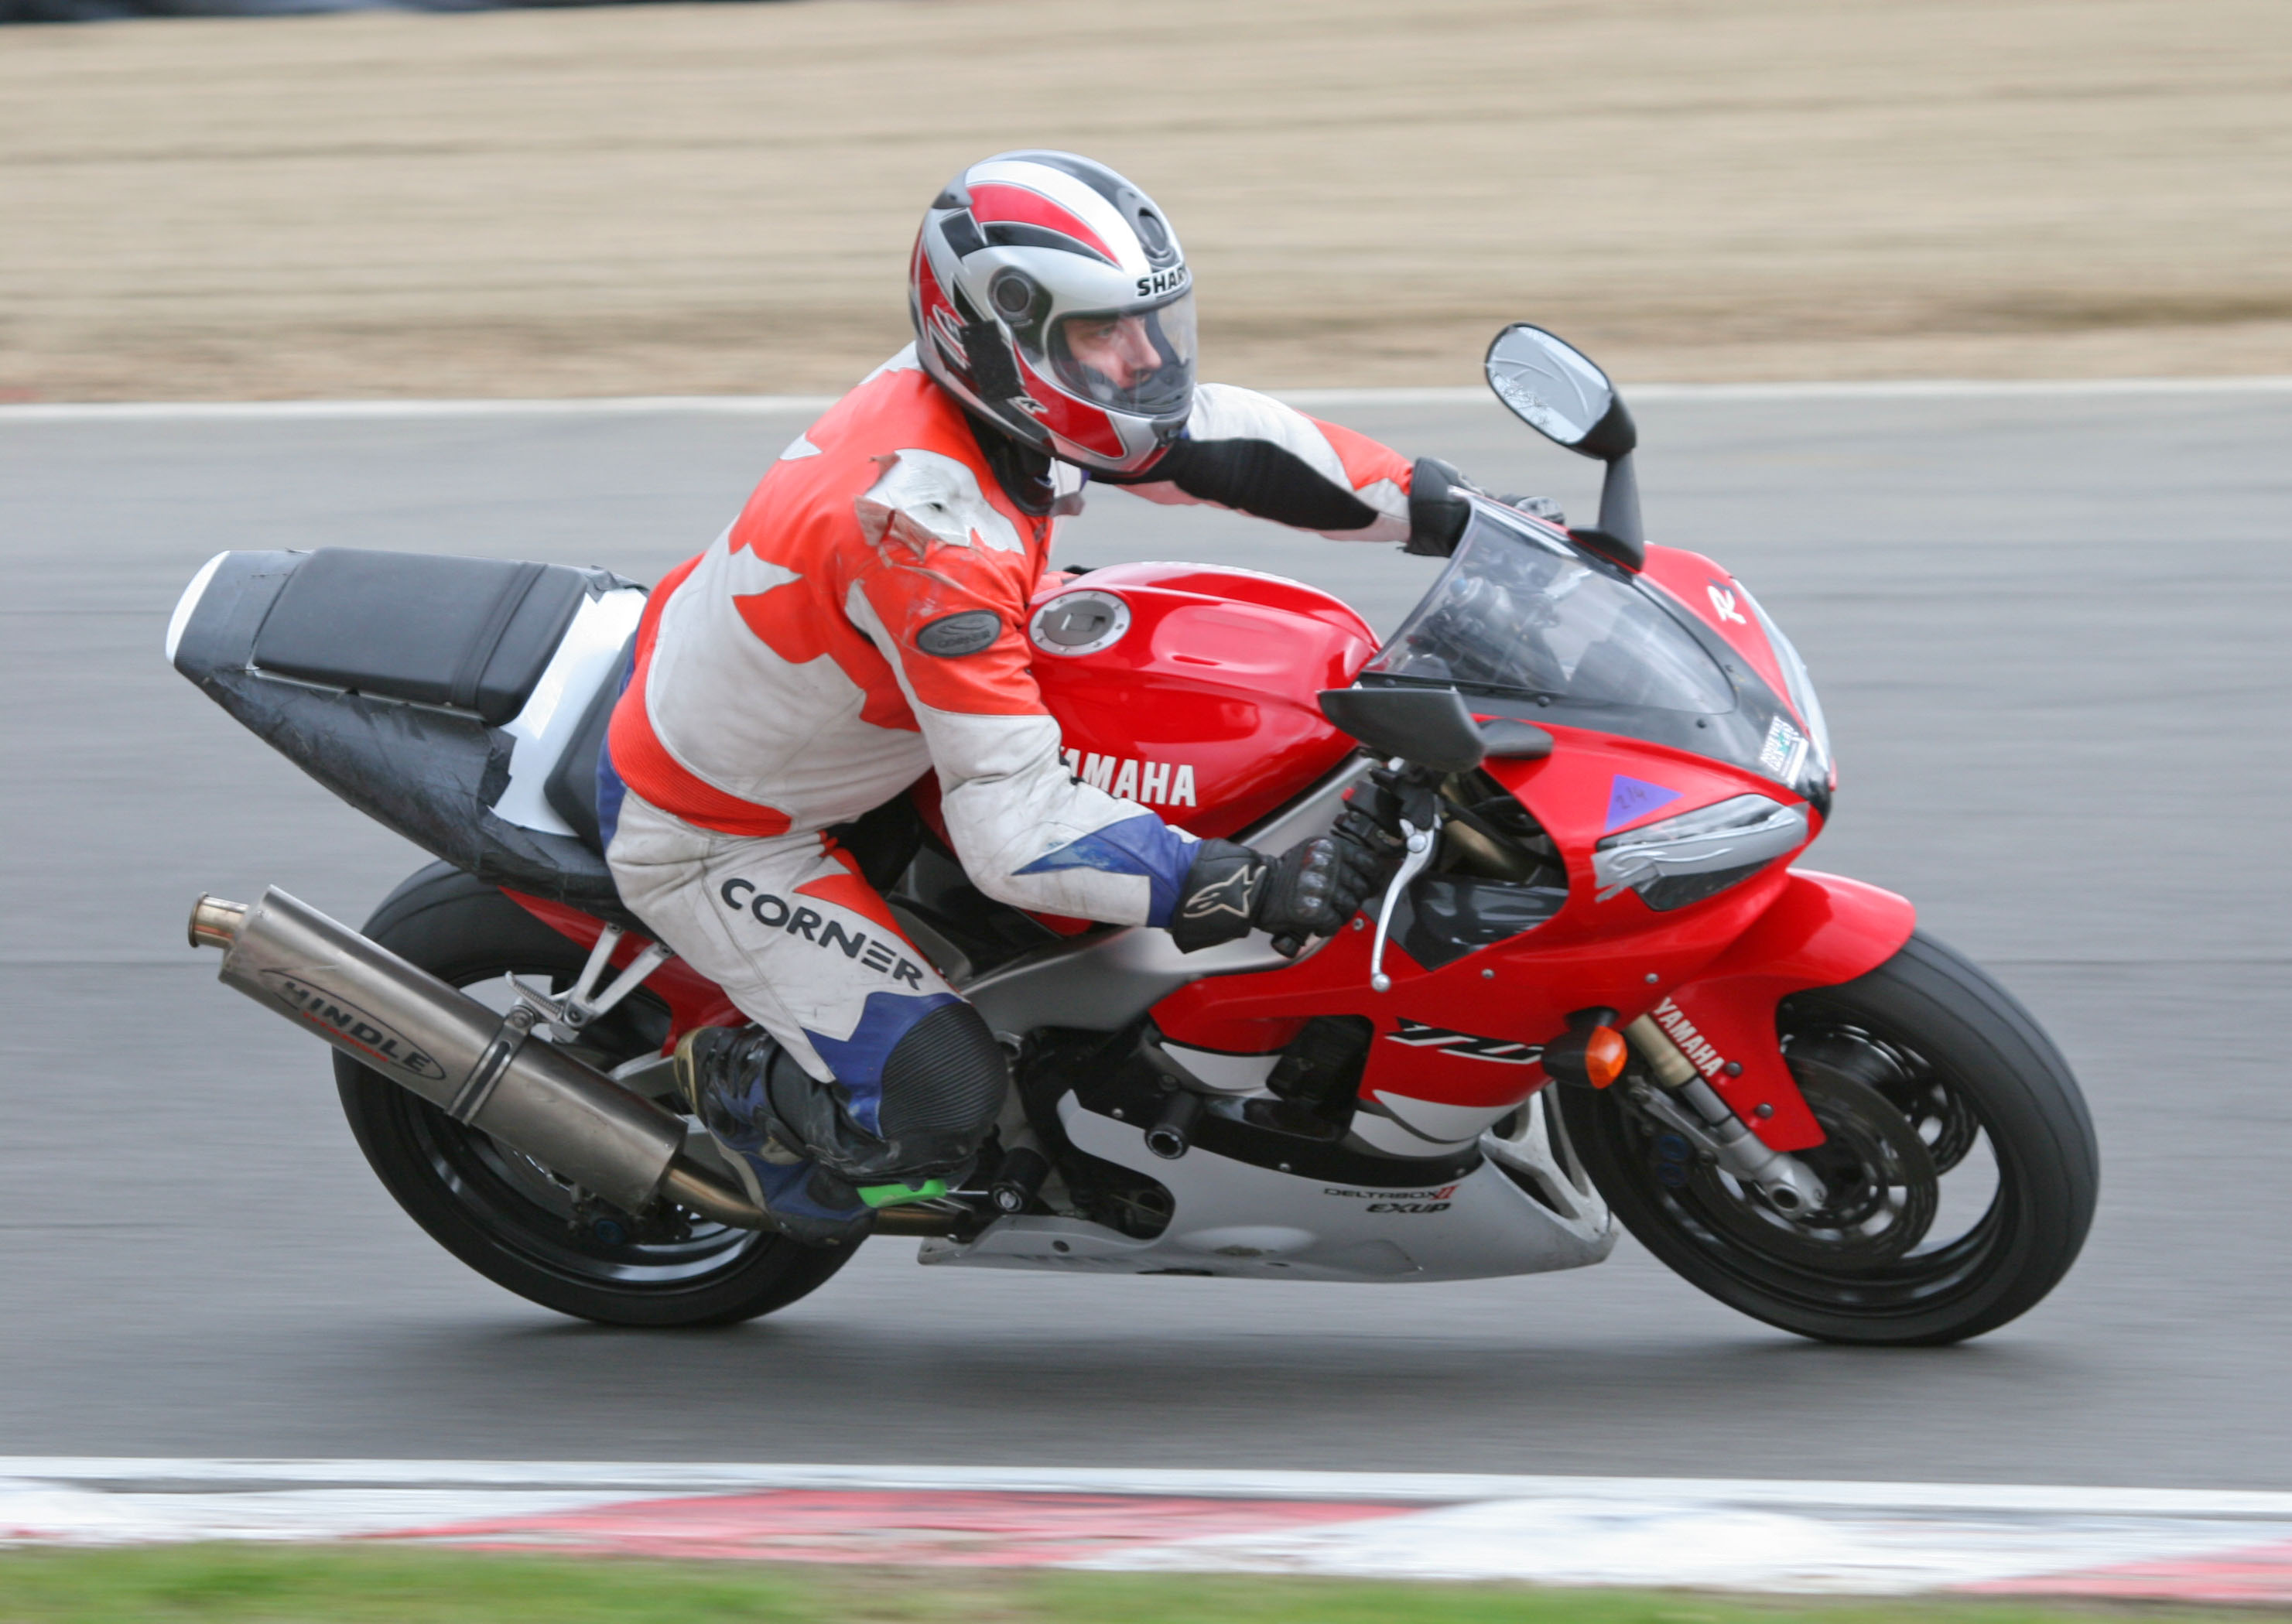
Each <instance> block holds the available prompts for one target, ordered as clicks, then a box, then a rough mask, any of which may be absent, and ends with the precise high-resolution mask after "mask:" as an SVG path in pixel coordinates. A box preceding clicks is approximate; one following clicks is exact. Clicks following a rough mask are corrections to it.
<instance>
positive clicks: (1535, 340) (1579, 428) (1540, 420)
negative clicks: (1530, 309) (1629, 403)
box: [1483, 321, 1639, 463]
mask: <svg viewBox="0 0 2292 1624" xmlns="http://www.w3.org/2000/svg"><path fill="white" fill-rule="evenodd" d="M1483 365H1484V366H1485V367H1486V368H1487V370H1488V375H1489V388H1490V389H1493V390H1495V391H1496V392H1497V400H1501V401H1503V402H1504V403H1505V408H1506V409H1507V410H1509V411H1510V412H1511V413H1512V414H1513V416H1516V417H1518V418H1519V419H1520V420H1521V422H1523V423H1525V424H1528V426H1529V427H1530V428H1532V429H1534V430H1535V431H1536V432H1537V433H1539V434H1541V435H1543V436H1544V437H1545V439H1546V440H1552V441H1554V442H1555V443H1557V444H1559V445H1563V446H1566V447H1567V448H1569V449H1570V451H1575V452H1578V453H1580V454H1581V455H1583V456H1592V457H1597V458H1598V459H1599V460H1600V461H1602V462H1603V463H1611V462H1614V461H1615V460H1616V459H1617V458H1618V457H1621V456H1629V455H1630V454H1631V451H1632V448H1634V446H1636V445H1638V443H1639V431H1638V429H1637V428H1636V427H1634V424H1633V423H1632V415H1631V413H1630V412H1628V411H1626V410H1625V409H1624V403H1623V401H1622V400H1621V399H1620V398H1618V395H1617V393H1616V386H1615V385H1614V384H1611V383H1610V382H1609V381H1608V375H1607V374H1606V373H1604V372H1602V371H1601V370H1600V369H1599V368H1597V367H1596V366H1594V365H1593V363H1592V360H1591V358H1590V357H1588V356H1586V355H1585V354H1584V353H1583V352H1582V351H1579V350H1578V349H1576V348H1575V347H1574V346H1573V345H1571V344H1568V343H1562V341H1561V340H1560V339H1557V338H1554V336H1553V335H1551V334H1549V333H1547V332H1545V330H1544V329H1543V328H1542V327H1530V326H1529V325H1528V324H1527V323H1526V322H1524V321H1520V322H1514V323H1513V325H1512V326H1510V327H1506V328H1505V330H1504V331H1503V332H1501V333H1498V334H1497V335H1496V340H1495V342H1494V343H1490V344H1489V354H1488V360H1486V361H1485V362H1484V363H1483Z"/></svg>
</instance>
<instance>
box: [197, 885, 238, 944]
mask: <svg viewBox="0 0 2292 1624" xmlns="http://www.w3.org/2000/svg"><path fill="white" fill-rule="evenodd" d="M246 915H247V907H246V903H244V902H226V901H223V899H222V898H221V897H219V896H214V895H208V896H203V897H201V898H200V899H199V900H198V901H197V902H195V903H193V904H192V905H191V926H190V939H191V945H192V946H193V947H195V948H222V949H226V950H228V949H230V944H231V943H232V942H234V941H238V933H239V927H240V926H242V925H245V924H246Z"/></svg>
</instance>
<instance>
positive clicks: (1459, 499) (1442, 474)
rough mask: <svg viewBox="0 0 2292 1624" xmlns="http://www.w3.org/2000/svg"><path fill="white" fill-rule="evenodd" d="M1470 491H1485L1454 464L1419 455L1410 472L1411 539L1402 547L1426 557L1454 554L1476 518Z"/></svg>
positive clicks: (1409, 512) (1404, 549) (1437, 458)
mask: <svg viewBox="0 0 2292 1624" xmlns="http://www.w3.org/2000/svg"><path fill="white" fill-rule="evenodd" d="M1468 494H1469V495H1472V496H1480V495H1482V494H1484V493H1483V492H1482V491H1481V488H1480V487H1479V486H1477V485H1475V484H1473V482H1472V481H1470V480H1468V479H1466V478H1465V476H1464V475H1463V474H1461V473H1457V470H1456V468H1455V466H1454V465H1451V464H1449V463H1444V462H1442V461H1441V459H1440V458H1439V457H1437V456H1420V457H1418V458H1417V459H1416V466H1415V467H1414V468H1412V469H1410V470H1409V473H1408V540H1407V541H1405V542H1403V543H1402V544H1401V546H1400V550H1401V551H1402V552H1404V553H1416V554H1417V555H1419V556H1420V557H1424V558H1446V557H1448V556H1449V554H1450V553H1454V552H1455V551H1456V550H1457V542H1458V541H1460V540H1461V539H1463V537H1464V534H1465V525H1466V524H1468V523H1470V522H1471V521H1472V517H1473V505H1472V504H1471V503H1469V502H1467V501H1465V497H1466V496H1467V495H1468Z"/></svg>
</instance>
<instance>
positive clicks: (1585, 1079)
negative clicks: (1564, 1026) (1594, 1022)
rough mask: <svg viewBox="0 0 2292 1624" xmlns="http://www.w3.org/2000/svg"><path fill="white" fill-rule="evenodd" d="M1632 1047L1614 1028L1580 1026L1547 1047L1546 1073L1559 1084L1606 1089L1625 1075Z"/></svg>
mask: <svg viewBox="0 0 2292 1624" xmlns="http://www.w3.org/2000/svg"><path fill="white" fill-rule="evenodd" d="M1631 1057H1632V1050H1631V1046H1630V1045H1629V1044H1627V1043H1626V1042H1625V1041H1624V1035H1623V1033H1621V1032H1619V1031H1618V1030H1616V1029H1615V1028H1614V1027H1612V1026H1607V1025H1600V1026H1579V1027H1578V1028H1576V1029H1575V1030H1572V1031H1568V1032H1563V1033H1562V1034H1561V1035H1560V1036H1559V1037H1557V1038H1554V1039H1553V1040H1552V1041H1551V1042H1550V1043H1547V1044H1545V1046H1544V1070H1545V1075H1546V1076H1548V1077H1550V1078H1551V1079H1553V1081H1554V1082H1559V1083H1573V1084H1575V1085H1576V1086H1577V1087H1580V1088H1605V1087H1607V1086H1608V1085H1609V1084H1610V1083H1612V1082H1614V1081H1615V1080H1616V1079H1618V1078H1619V1077H1621V1076H1622V1075H1623V1074H1624V1066H1625V1064H1626V1062H1629V1061H1630V1059H1631Z"/></svg>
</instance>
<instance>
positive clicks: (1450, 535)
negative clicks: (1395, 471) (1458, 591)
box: [1400, 456, 1567, 558]
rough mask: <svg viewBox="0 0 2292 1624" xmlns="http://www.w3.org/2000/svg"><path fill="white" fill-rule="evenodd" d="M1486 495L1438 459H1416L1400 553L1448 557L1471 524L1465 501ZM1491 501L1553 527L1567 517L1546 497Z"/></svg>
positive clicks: (1435, 457) (1495, 499)
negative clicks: (1406, 522)
mask: <svg viewBox="0 0 2292 1624" xmlns="http://www.w3.org/2000/svg"><path fill="white" fill-rule="evenodd" d="M1488 495H1489V493H1488V492H1487V491H1485V490H1482V489H1481V488H1480V487H1479V486H1477V485H1475V484H1473V482H1472V481H1470V480H1468V479H1466V478H1465V476H1464V475H1463V474H1461V473H1457V470H1456V468H1455V467H1454V466H1452V465H1449V464H1448V463H1444V462H1442V461H1441V459H1440V458H1439V457H1437V456H1420V457H1418V458H1417V459H1416V467H1415V468H1414V469H1413V470H1411V471H1410V473H1409V475H1408V540H1407V541H1405V542H1403V543H1402V544H1401V548H1400V550H1401V551H1402V552H1404V553H1417V554H1420V555H1422V556H1424V557H1428V558H1446V557H1448V556H1449V554H1450V553H1454V552H1455V551H1456V550H1457V542H1458V541H1460V540H1462V539H1463V538H1464V534H1465V525H1466V524H1468V523H1470V522H1471V521H1472V517H1473V505H1472V504H1471V503H1469V502H1467V501H1465V497H1466V496H1475V497H1485V496H1488ZM1491 500H1494V501H1497V502H1501V503H1503V504H1504V505H1505V506H1506V507H1516V508H1518V509H1519V510H1520V511H1521V513H1534V514H1535V515H1536V516H1537V518H1539V519H1549V520H1550V521H1552V522H1553V523H1554V524H1565V523H1566V522H1567V515H1566V514H1564V513H1562V512H1561V511H1560V504H1558V503H1557V502H1554V500H1553V499H1552V498H1551V497H1492V498H1491Z"/></svg>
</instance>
